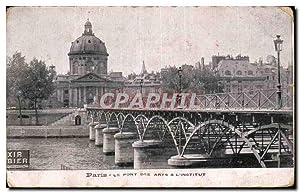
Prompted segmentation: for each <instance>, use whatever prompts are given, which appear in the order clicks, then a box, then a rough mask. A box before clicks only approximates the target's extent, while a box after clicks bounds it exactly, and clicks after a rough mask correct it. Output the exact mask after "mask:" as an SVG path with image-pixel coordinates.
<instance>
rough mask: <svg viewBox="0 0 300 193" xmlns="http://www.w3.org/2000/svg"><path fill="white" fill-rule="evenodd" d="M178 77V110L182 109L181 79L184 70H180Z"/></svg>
mask: <svg viewBox="0 0 300 193" xmlns="http://www.w3.org/2000/svg"><path fill="white" fill-rule="evenodd" d="M178 76H179V93H178V95H177V96H178V101H179V106H178V108H179V109H181V108H182V107H181V106H180V105H181V93H182V87H181V78H182V68H181V67H179V68H178Z"/></svg>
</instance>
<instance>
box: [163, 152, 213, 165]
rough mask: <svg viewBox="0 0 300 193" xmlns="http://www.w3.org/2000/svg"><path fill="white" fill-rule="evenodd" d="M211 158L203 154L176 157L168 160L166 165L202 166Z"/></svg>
mask: <svg viewBox="0 0 300 193" xmlns="http://www.w3.org/2000/svg"><path fill="white" fill-rule="evenodd" d="M210 159H211V158H210V157H209V156H207V155H205V154H186V155H184V156H180V155H176V156H172V157H171V158H170V159H168V165H170V166H173V167H191V166H195V165H197V166H201V165H202V166H203V165H205V164H206V163H207V162H208V161H209V160H210Z"/></svg>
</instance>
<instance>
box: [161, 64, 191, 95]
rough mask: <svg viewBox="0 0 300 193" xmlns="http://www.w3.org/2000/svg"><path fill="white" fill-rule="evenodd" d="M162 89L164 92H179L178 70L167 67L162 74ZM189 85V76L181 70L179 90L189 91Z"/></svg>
mask: <svg viewBox="0 0 300 193" xmlns="http://www.w3.org/2000/svg"><path fill="white" fill-rule="evenodd" d="M161 78H162V88H163V90H164V92H169V93H172V92H179V91H180V84H179V82H180V78H179V74H178V69H177V68H176V67H175V66H173V67H168V68H167V69H166V71H164V72H163V73H162V77H161ZM190 83H191V74H190V73H189V72H188V71H186V70H183V71H182V76H181V90H182V92H185V91H187V90H189V88H190Z"/></svg>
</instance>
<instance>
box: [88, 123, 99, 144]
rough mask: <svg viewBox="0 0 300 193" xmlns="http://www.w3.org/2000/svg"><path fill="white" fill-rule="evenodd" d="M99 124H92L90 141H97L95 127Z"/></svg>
mask: <svg viewBox="0 0 300 193" xmlns="http://www.w3.org/2000/svg"><path fill="white" fill-rule="evenodd" d="M97 124H98V122H91V123H90V124H89V129H90V135H89V139H90V141H94V140H95V126H96V125H97Z"/></svg>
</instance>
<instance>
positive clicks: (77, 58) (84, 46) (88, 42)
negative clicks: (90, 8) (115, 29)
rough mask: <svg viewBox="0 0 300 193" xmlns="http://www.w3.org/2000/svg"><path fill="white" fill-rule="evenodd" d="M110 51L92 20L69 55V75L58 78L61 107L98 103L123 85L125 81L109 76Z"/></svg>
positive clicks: (58, 94)
mask: <svg viewBox="0 0 300 193" xmlns="http://www.w3.org/2000/svg"><path fill="white" fill-rule="evenodd" d="M108 56H109V55H108V53H107V49H106V46H105V43H104V42H103V41H102V40H100V39H99V38H97V37H96V36H95V35H94V33H93V29H92V24H91V22H90V21H89V20H87V22H86V23H85V25H84V32H83V33H82V36H80V37H79V38H77V39H76V40H75V41H73V42H72V44H71V48H70V52H69V53H68V57H69V69H70V71H69V74H68V75H58V76H57V78H56V97H57V100H58V102H59V103H60V105H61V106H64V107H83V106H84V104H93V103H94V104H95V103H97V102H98V101H99V98H100V97H101V96H102V95H103V94H104V93H105V92H108V91H109V92H114V91H115V90H118V89H120V88H122V87H123V82H122V81H115V80H112V79H111V78H110V77H109V76H108V75H107V61H108Z"/></svg>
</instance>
